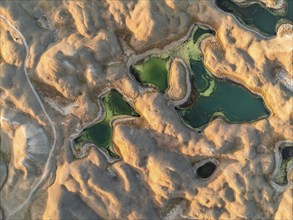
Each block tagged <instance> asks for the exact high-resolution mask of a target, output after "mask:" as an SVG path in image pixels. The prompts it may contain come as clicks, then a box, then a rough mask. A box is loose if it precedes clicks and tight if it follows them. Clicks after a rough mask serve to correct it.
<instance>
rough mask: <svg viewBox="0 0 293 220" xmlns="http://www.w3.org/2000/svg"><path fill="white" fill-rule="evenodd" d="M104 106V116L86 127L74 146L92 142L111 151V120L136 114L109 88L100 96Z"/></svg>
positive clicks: (117, 93)
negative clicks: (107, 91) (108, 90)
mask: <svg viewBox="0 0 293 220" xmlns="http://www.w3.org/2000/svg"><path fill="white" fill-rule="evenodd" d="M102 102H103V106H104V117H103V119H102V120H101V121H99V122H97V123H96V124H94V125H92V126H90V127H88V128H86V129H85V130H84V131H83V132H82V134H81V136H79V137H78V138H77V139H76V140H75V143H76V148H78V147H81V146H82V145H83V144H84V143H94V144H95V145H96V146H98V147H102V148H105V149H107V150H108V152H109V153H110V154H113V153H111V151H110V149H109V147H110V143H111V138H112V126H111V122H112V120H113V119H114V118H115V117H117V116H121V115H130V116H137V114H136V112H135V111H134V110H133V108H132V107H131V106H130V105H129V104H128V103H127V102H126V101H125V100H124V99H123V97H122V95H121V94H120V93H119V92H117V91H116V90H111V91H110V92H109V93H108V94H106V95H105V96H104V97H103V98H102Z"/></svg>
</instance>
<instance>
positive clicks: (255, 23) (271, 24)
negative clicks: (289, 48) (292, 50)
mask: <svg viewBox="0 0 293 220" xmlns="http://www.w3.org/2000/svg"><path fill="white" fill-rule="evenodd" d="M287 3H288V6H287V8H286V11H285V12H283V13H280V12H279V13H278V15H277V14H276V13H277V12H273V11H270V10H269V9H267V8H265V7H264V6H262V5H260V4H252V5H249V6H238V5H237V4H235V3H233V2H232V1H231V0H216V5H217V6H218V7H219V8H220V9H221V10H223V11H225V12H229V13H232V14H234V15H235V16H236V18H237V19H238V20H239V21H240V22H241V23H243V24H246V25H248V26H250V27H252V28H255V29H257V30H259V31H260V32H262V33H264V34H266V35H269V36H273V35H276V26H277V24H278V22H280V21H281V20H284V21H287V22H293V0H288V1H287Z"/></svg>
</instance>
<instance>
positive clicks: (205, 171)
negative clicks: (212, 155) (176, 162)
mask: <svg viewBox="0 0 293 220" xmlns="http://www.w3.org/2000/svg"><path fill="white" fill-rule="evenodd" d="M216 168H217V166H216V164H214V163H213V162H207V163H205V164H203V165H201V166H200V167H198V168H197V170H196V174H197V176H198V177H199V178H201V179H207V178H209V177H211V176H212V175H213V173H214V172H215V170H216Z"/></svg>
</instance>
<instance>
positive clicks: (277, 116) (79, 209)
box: [0, 0, 293, 219]
mask: <svg viewBox="0 0 293 220" xmlns="http://www.w3.org/2000/svg"><path fill="white" fill-rule="evenodd" d="M235 2H237V1H236V0H235ZM242 2H243V1H242ZM261 2H263V3H264V4H266V5H267V6H268V7H270V8H278V7H281V6H279V5H282V4H281V3H280V2H282V1H270V0H261ZM195 24H200V25H204V26H206V27H209V28H211V29H212V30H215V31H216V35H215V36H209V37H207V38H205V39H204V40H203V41H202V43H201V50H202V53H203V57H204V63H205V65H206V67H207V68H208V69H209V71H210V72H211V73H212V74H213V75H214V76H216V77H219V78H226V79H230V80H232V81H234V82H238V83H240V84H242V85H243V86H245V87H246V88H248V89H249V90H250V91H251V92H253V93H256V94H258V95H260V96H261V97H262V98H263V99H264V101H265V104H266V106H267V107H268V109H269V111H270V116H269V117H268V118H265V119H261V120H258V121H256V122H254V123H242V124H231V123H227V122H226V121H225V120H224V119H222V118H217V119H216V120H214V121H213V122H211V123H210V124H209V125H208V126H207V127H206V128H205V129H204V131H203V132H202V133H197V132H195V131H193V130H191V129H190V128H188V127H186V126H185V125H184V124H183V123H182V121H181V120H180V118H179V115H178V114H177V112H176V111H175V106H178V105H180V104H182V103H183V102H184V100H186V99H188V95H189V94H190V89H191V88H190V85H189V82H190V81H189V77H190V73H189V69H188V67H187V65H188V64H187V63H186V62H185V61H184V60H182V59H181V58H180V57H175V58H174V60H173V62H172V63H171V64H170V66H169V67H170V68H169V77H170V80H169V88H168V91H167V93H166V95H165V94H162V93H160V92H158V91H157V90H156V89H153V88H147V87H145V86H142V85H141V84H140V83H138V82H137V81H136V80H135V79H134V78H133V77H132V76H131V74H130V72H129V66H130V65H131V64H133V63H135V62H136V61H138V60H141V59H143V58H145V57H147V56H149V55H155V54H159V53H167V52H168V51H169V50H170V48H174V47H176V46H178V45H181V44H182V42H183V41H185V40H186V39H188V38H189V37H190V33H191V31H192V28H193V26H194V25H195ZM292 37H293V28H292V25H291V24H283V25H281V26H280V27H279V29H278V33H277V36H275V37H273V38H267V37H264V36H262V35H261V34H259V33H257V32H255V31H252V30H250V29H249V28H247V27H246V26H243V25H242V24H241V23H240V22H239V21H238V20H237V19H236V18H235V17H234V16H232V15H230V14H227V13H224V12H223V11H221V10H220V9H218V8H217V7H216V6H215V4H214V2H213V1H212V0H210V1H207V0H202V1H201V0H199V1H195V0H189V1H179V0H178V1H176V0H164V1H145V0H139V1H112V0H106V1H13V0H9V1H1V2H0V106H1V109H0V117H1V118H0V125H1V127H0V147H1V148H0V218H1V219H2V218H3V219H100V218H102V219H122V218H123V219H154V218H160V219H161V218H165V219H184V218H186V219H265V218H266V219H292V216H293V210H292V209H291V207H292V206H293V201H292V197H291V195H292V193H293V192H292V187H291V186H292V170H293V169H292V168H293V166H288V168H287V170H286V172H287V173H288V179H289V181H288V183H287V184H285V185H283V186H280V185H278V184H276V183H274V177H275V175H276V172H277V171H276V169H277V168H278V167H279V165H280V164H281V162H282V158H281V157H280V153H279V152H278V149H277V150H276V148H275V146H279V145H280V143H282V142H283V141H291V142H292V141H293V140H292V137H293V135H292V131H293V128H292V106H293V97H292V93H293V89H292V77H293V61H292V57H293V56H292V51H293V45H292ZM109 89H116V90H118V91H119V92H120V93H121V94H122V95H123V97H124V98H125V99H126V100H127V102H128V103H129V104H130V105H131V106H132V107H133V108H134V109H135V111H136V112H137V113H138V114H139V117H129V118H124V119H121V120H118V119H117V120H115V121H114V122H113V123H112V126H113V137H112V147H113V149H115V151H116V152H117V153H118V154H119V156H120V157H121V159H119V160H114V161H113V160H111V159H110V158H108V157H107V156H106V155H105V153H104V152H103V151H102V150H101V149H99V148H97V147H89V148H87V149H86V150H84V151H83V152H84V154H83V155H82V156H80V158H79V159H77V158H76V157H75V156H74V155H75V152H73V151H74V146H72V145H74V142H73V139H74V138H75V137H77V136H78V134H80V132H82V130H83V129H84V128H86V127H87V126H89V125H91V124H92V123H94V122H95V121H97V120H99V119H100V118H101V115H103V114H102V111H103V108H102V106H101V101H100V97H101V96H102V95H103V94H105V93H106V92H108V91H109ZM208 161H213V162H214V163H215V164H216V166H217V168H216V170H215V171H214V173H213V175H211V177H210V178H206V179H203V178H200V176H199V175H198V173H197V171H196V170H197V169H198V167H200V166H202V165H203V164H205V163H206V162H208ZM284 175H287V174H284ZM290 175H291V176H290Z"/></svg>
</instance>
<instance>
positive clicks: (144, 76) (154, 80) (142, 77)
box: [130, 57, 168, 92]
mask: <svg viewBox="0 0 293 220" xmlns="http://www.w3.org/2000/svg"><path fill="white" fill-rule="evenodd" d="M167 61H168V60H167V59H161V58H156V57H153V58H150V59H148V60H146V61H145V62H144V63H142V64H138V65H135V66H131V70H130V71H131V73H132V75H133V76H134V77H135V79H136V80H137V81H138V82H140V83H143V84H145V85H154V86H156V87H157V88H158V89H159V90H160V91H161V92H165V91H166V89H167V88H168V79H167V76H168V70H167Z"/></svg>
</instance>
